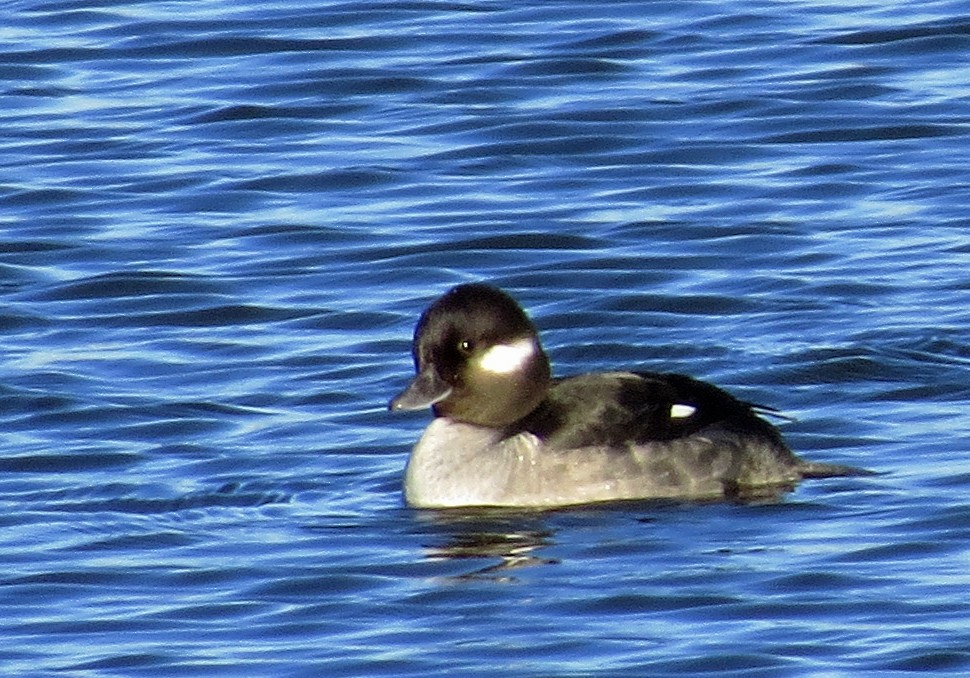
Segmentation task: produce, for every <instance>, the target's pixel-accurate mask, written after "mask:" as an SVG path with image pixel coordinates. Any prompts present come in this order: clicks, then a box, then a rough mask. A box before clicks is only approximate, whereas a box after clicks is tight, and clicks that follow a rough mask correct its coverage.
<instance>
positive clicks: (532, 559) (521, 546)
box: [419, 510, 558, 579]
mask: <svg viewBox="0 0 970 678" xmlns="http://www.w3.org/2000/svg"><path fill="white" fill-rule="evenodd" d="M419 516H420V521H421V524H422V532H424V533H425V534H426V535H427V536H429V537H434V538H435V541H434V542H429V543H426V544H425V549H426V555H427V557H428V558H429V559H440V560H466V561H469V563H472V562H474V561H484V562H486V563H488V564H486V565H484V566H483V567H480V568H477V569H474V570H471V571H469V572H467V573H463V574H459V575H455V578H458V579H465V578H479V577H485V578H498V579H502V578H510V579H511V575H510V573H511V571H513V570H517V569H521V568H526V567H534V566H537V565H554V564H556V563H557V562H558V561H557V560H556V559H555V558H548V557H543V556H542V555H541V553H540V552H541V550H542V549H544V548H548V547H550V546H553V545H554V544H555V542H554V536H555V531H554V530H553V529H550V528H549V527H548V525H547V524H546V520H545V519H544V517H545V514H542V513H525V514H524V513H522V512H519V511H504V510H477V511H467V510H461V511H457V510H456V511H433V512H432V511H428V512H421V513H420V514H419Z"/></svg>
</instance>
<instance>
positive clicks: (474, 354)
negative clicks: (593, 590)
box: [390, 284, 866, 508]
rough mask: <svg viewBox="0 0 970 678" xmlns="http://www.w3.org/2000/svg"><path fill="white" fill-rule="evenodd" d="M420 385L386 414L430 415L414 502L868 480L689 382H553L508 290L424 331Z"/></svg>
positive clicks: (552, 500)
mask: <svg viewBox="0 0 970 678" xmlns="http://www.w3.org/2000/svg"><path fill="white" fill-rule="evenodd" d="M412 352H413V355H414V362H415V367H416V370H417V376H416V377H415V378H414V380H413V381H412V382H411V383H410V385H408V387H407V388H406V389H405V390H404V391H403V392H402V393H400V394H399V395H398V396H396V397H395V398H394V399H393V400H391V402H390V409H391V410H414V409H420V408H425V407H429V406H430V407H431V408H432V410H433V411H434V415H435V418H434V420H433V421H432V422H431V424H429V425H428V427H427V429H426V430H425V431H424V434H423V435H422V436H421V439H420V440H419V441H418V444H417V445H416V446H415V448H414V450H413V451H412V452H411V456H410V458H409V459H408V463H407V469H406V470H405V477H404V497H405V500H406V501H407V503H408V504H409V505H411V506H414V507H422V508H447V507H460V506H508V507H535V508H542V507H547V508H548V507H555V506H567V505H572V504H586V503H592V502H598V501H613V500H622V499H658V498H674V499H716V498H726V497H749V496H751V497H754V496H765V495H772V496H776V495H778V494H781V492H782V491H784V490H787V489H791V488H792V487H793V486H794V484H795V483H797V482H798V481H800V480H801V479H802V478H826V477H833V476H846V475H858V474H862V473H866V471H863V470H861V469H856V468H852V467H848V466H838V465H834V464H822V463H814V462H809V461H804V460H802V459H800V458H798V457H797V456H796V455H795V454H793V453H792V451H791V450H790V449H788V447H787V446H786V445H785V443H784V441H783V440H782V438H781V435H780V434H779V433H778V431H777V429H775V427H774V426H772V425H771V424H769V423H768V422H767V421H765V420H764V419H762V418H761V417H759V416H758V412H759V411H763V410H764V409H766V408H759V407H757V406H754V405H751V404H749V403H746V402H742V401H741V400H738V399H737V398H735V397H733V396H731V395H729V394H728V393H726V392H725V391H722V390H721V389H719V388H717V387H716V386H712V385H711V384H707V383H704V382H702V381H698V380H696V379H692V378H691V377H687V376H683V375H680V374H660V373H653V372H603V373H595V374H582V375H579V376H575V377H568V378H564V379H554V378H552V377H551V374H550V369H549V360H548V358H547V357H546V354H545V351H543V349H542V345H541V344H540V343H539V336H538V333H537V332H536V329H535V327H534V326H533V324H532V322H531V321H530V320H529V318H528V316H527V315H526V314H525V312H524V311H523V310H522V308H521V307H520V306H519V305H518V303H516V302H515V300H514V299H512V298H511V297H510V296H508V295H507V294H505V293H504V292H502V291H500V290H498V289H496V288H494V287H491V286H488V285H483V284H463V285H458V286H457V287H455V288H453V289H451V290H450V291H448V292H447V293H446V294H445V295H444V296H442V297H440V298H439V299H438V300H437V301H435V302H434V303H433V304H432V305H431V306H430V307H429V308H428V309H427V310H425V311H424V313H423V314H422V315H421V318H420V320H419V321H418V325H417V328H416V329H415V332H414V343H413V348H412Z"/></svg>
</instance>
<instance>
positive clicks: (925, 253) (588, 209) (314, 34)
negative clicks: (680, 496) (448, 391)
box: [0, 0, 970, 678]
mask: <svg viewBox="0 0 970 678" xmlns="http://www.w3.org/2000/svg"><path fill="white" fill-rule="evenodd" d="M3 11H4V19H3V28H2V30H0V81H2V85H0V130H2V132H0V328H2V330H3V348H2V353H0V355H2V360H0V393H2V398H0V431H2V436H0V563H2V569H0V673H2V674H3V675H25V676H41V677H43V676H58V677H64V676H70V677H72V678H73V677H75V676H76V677H85V678H88V677H101V676H136V675H150V676H199V675H218V676H245V677H252V676H293V677H297V676H300V677H303V676H327V677H332V676H364V675H367V676H408V675H414V676H425V675H427V676H495V675H514V676H526V677H529V676H536V677H538V676H614V675H628V676H652V675H656V676H661V675H663V676H667V675H674V674H676V675H691V674H704V675H737V676H746V677H747V676H793V675H808V676H835V675H865V674H872V675H875V674H879V675H891V674H894V673H895V674H898V675H910V674H912V673H913V672H934V673H953V674H966V673H967V672H970V612H968V609H970V608H968V603H967V601H968V599H970V499H968V497H970V415H968V414H967V412H968V405H970V230H968V226H970V61H968V59H967V54H968V53H970V6H968V5H967V4H966V3H965V2H960V1H957V0H951V1H945V0H944V1H939V2H934V1H929V2H919V3H916V2H912V3H882V2H876V1H875V0H871V1H869V0H859V1H850V2H833V1H831V0H830V1H827V2H825V1H823V2H816V1H814V0H813V1H812V2H765V1H757V0H741V1H739V2H731V3H724V2H700V1H690V0H688V1H684V2H647V1H621V0H613V1H605V2H577V1H575V0H563V1H561V2H543V3H539V2H536V3H524V2H517V1H514V0H513V1H511V2H496V1H485V0H478V1H470V2H455V3H450V2H404V1H401V0H391V1H384V2H380V1H379V2H359V1H357V0H354V1H353V2H317V3H312V2H311V3H306V2H295V1H294V0H278V1H276V2H272V3H259V2H248V3H247V2H224V1H219V0H213V1H211V2H136V1H133V0H131V1H126V0H110V1H103V2H94V3H91V2H88V3H82V2H79V1H78V0H53V1H50V2H8V3H5V5H4V10H3ZM468 280H487V281H491V282H493V283H495V284H498V285H500V286H502V287H505V288H507V289H508V290H510V291H511V292H513V293H514V294H515V295H516V296H518V297H519V298H520V300H521V301H522V302H523V304H524V305H525V306H526V307H527V308H528V309H529V311H530V312H531V313H532V314H533V316H534V318H535V319H536V321H537V324H538V325H539V327H540V329H541V330H542V332H543V337H544V340H545V343H546V346H547V348H548V350H549V353H550V355H551V358H552V360H553V362H554V365H555V366H556V370H557V372H558V373H560V374H569V373H574V372H577V371H582V370H592V369H598V368H603V367H608V366H611V367H617V366H625V367H633V368H637V367H639V368H643V369H659V370H676V371H684V372H688V373H690V374H693V375H695V376H698V377H701V378H704V379H708V380H712V381H715V382H716V383H718V384H721V385H723V386H725V387H727V388H729V389H730V390H731V391H733V392H735V393H737V394H739V395H741V396H743V397H745V398H749V399H751V400H755V401H757V402H763V403H766V404H770V405H774V406H776V407H778V408H780V409H782V410H783V411H785V412H786V413H787V414H788V415H790V416H792V417H793V418H794V419H795V420H794V421H793V422H791V423H784V424H782V429H783V432H784V434H785V436H786V438H787V439H788V441H789V442H790V444H791V445H792V447H793V448H795V449H796V450H797V451H798V452H799V453H801V454H803V455H804V456H806V457H807V458H810V459H813V460H818V461H828V462H834V463H841V464H854V465H859V466H865V467H868V468H870V469H873V470H875V471H878V472H879V475H877V476H874V477H867V478H852V479H833V480H825V481H814V482H809V483H805V484H803V485H802V486H801V487H799V488H798V489H797V490H796V491H795V492H793V493H792V494H790V495H788V496H786V497H785V498H784V499H783V500H782V501H781V502H779V503H774V504H762V505H758V504H756V505H739V504H732V503H726V504H716V503H715V504H690V503H670V502H666V503H659V504H658V503H634V504H624V505H621V506H602V507H590V508H579V509H571V510H563V511H556V512H550V513H541V514H521V513H519V514H516V513H473V512H470V513H451V514H447V515H436V514H434V513H427V512H418V511H412V510H409V509H407V508H405V507H404V506H403V505H402V502H401V497H400V479H401V475H402V470H403V466H404V463H405V460H406V457H407V452H408V450H409V448H410V445H411V444H412V443H413V441H414V440H415V439H416V437H417V435H418V434H419V432H420V430H421V429H422V427H423V426H424V425H425V424H426V421H427V418H426V416H422V415H401V416H391V415H390V414H388V413H387V412H386V411H385V404H386V402H387V400H388V398H389V397H390V396H392V395H393V394H394V393H395V392H396V391H397V390H398V389H400V388H401V387H402V386H403V384H404V383H405V382H406V381H407V379H408V377H409V375H410V372H411V369H412V367H411V362H410V356H409V354H408V351H409V341H410V336H411V332H412V329H413V325H414V322H415V320H416V317H417V314H418V313H419V312H420V310H421V309H422V308H423V307H424V306H425V305H426V304H427V302H428V301H429V300H430V299H431V298H433V297H434V296H436V295H438V294H440V293H441V292H442V291H444V290H445V289H446V288H448V287H449V286H450V285H452V284H455V283H457V282H460V281H468Z"/></svg>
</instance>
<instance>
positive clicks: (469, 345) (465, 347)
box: [458, 339, 475, 355]
mask: <svg viewBox="0 0 970 678" xmlns="http://www.w3.org/2000/svg"><path fill="white" fill-rule="evenodd" d="M474 348H475V344H474V343H473V342H472V341H471V340H470V339H462V340H461V341H459V342H458V352H459V353H461V354H462V355H470V354H471V352H472V350H474Z"/></svg>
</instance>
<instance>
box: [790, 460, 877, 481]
mask: <svg viewBox="0 0 970 678" xmlns="http://www.w3.org/2000/svg"><path fill="white" fill-rule="evenodd" d="M798 471H799V472H800V473H801V474H802V478H844V477H846V476H874V475H876V472H875V471H870V470H869V469H866V468H859V467H858V466H844V465H842V464H826V463H823V462H817V461H803V462H802V463H801V464H800V465H799V467H798Z"/></svg>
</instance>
